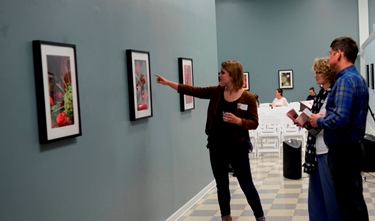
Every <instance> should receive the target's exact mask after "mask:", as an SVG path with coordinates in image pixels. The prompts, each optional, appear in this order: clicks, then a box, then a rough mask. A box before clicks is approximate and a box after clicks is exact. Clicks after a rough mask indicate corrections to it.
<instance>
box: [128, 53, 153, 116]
mask: <svg viewBox="0 0 375 221" xmlns="http://www.w3.org/2000/svg"><path fill="white" fill-rule="evenodd" d="M126 60H127V67H128V85H129V108H130V120H131V121H135V120H138V119H142V118H148V117H152V97H151V81H150V73H151V71H150V70H151V68H150V52H148V51H138V50H132V49H128V50H126Z"/></svg>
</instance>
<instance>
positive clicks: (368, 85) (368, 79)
mask: <svg viewBox="0 0 375 221" xmlns="http://www.w3.org/2000/svg"><path fill="white" fill-rule="evenodd" d="M366 81H367V87H370V66H369V65H366Z"/></svg>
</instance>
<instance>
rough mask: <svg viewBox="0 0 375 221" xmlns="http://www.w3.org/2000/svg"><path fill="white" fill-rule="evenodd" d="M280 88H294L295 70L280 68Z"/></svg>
mask: <svg viewBox="0 0 375 221" xmlns="http://www.w3.org/2000/svg"><path fill="white" fill-rule="evenodd" d="M278 77H279V88H293V70H291V69H289V70H279V76H278Z"/></svg>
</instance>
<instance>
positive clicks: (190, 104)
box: [178, 57, 195, 112]
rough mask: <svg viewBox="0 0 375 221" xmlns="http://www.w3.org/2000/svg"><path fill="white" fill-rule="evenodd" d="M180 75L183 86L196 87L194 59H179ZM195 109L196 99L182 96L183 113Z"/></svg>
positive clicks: (181, 107) (181, 106)
mask: <svg viewBox="0 0 375 221" xmlns="http://www.w3.org/2000/svg"><path fill="white" fill-rule="evenodd" d="M178 73H179V81H180V83H181V84H187V85H191V86H194V72H193V59H191V58H183V57H180V58H178ZM193 109H195V98H194V97H193V96H190V95H185V94H180V110H181V112H184V111H187V110H193Z"/></svg>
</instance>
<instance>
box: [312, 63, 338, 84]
mask: <svg viewBox="0 0 375 221" xmlns="http://www.w3.org/2000/svg"><path fill="white" fill-rule="evenodd" d="M312 71H313V72H315V71H318V72H321V73H322V75H323V76H324V77H325V78H326V79H328V81H329V82H330V83H331V84H334V83H335V81H336V72H334V71H332V70H331V68H330V67H329V58H328V57H323V58H315V59H314V64H313V66H312Z"/></svg>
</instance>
